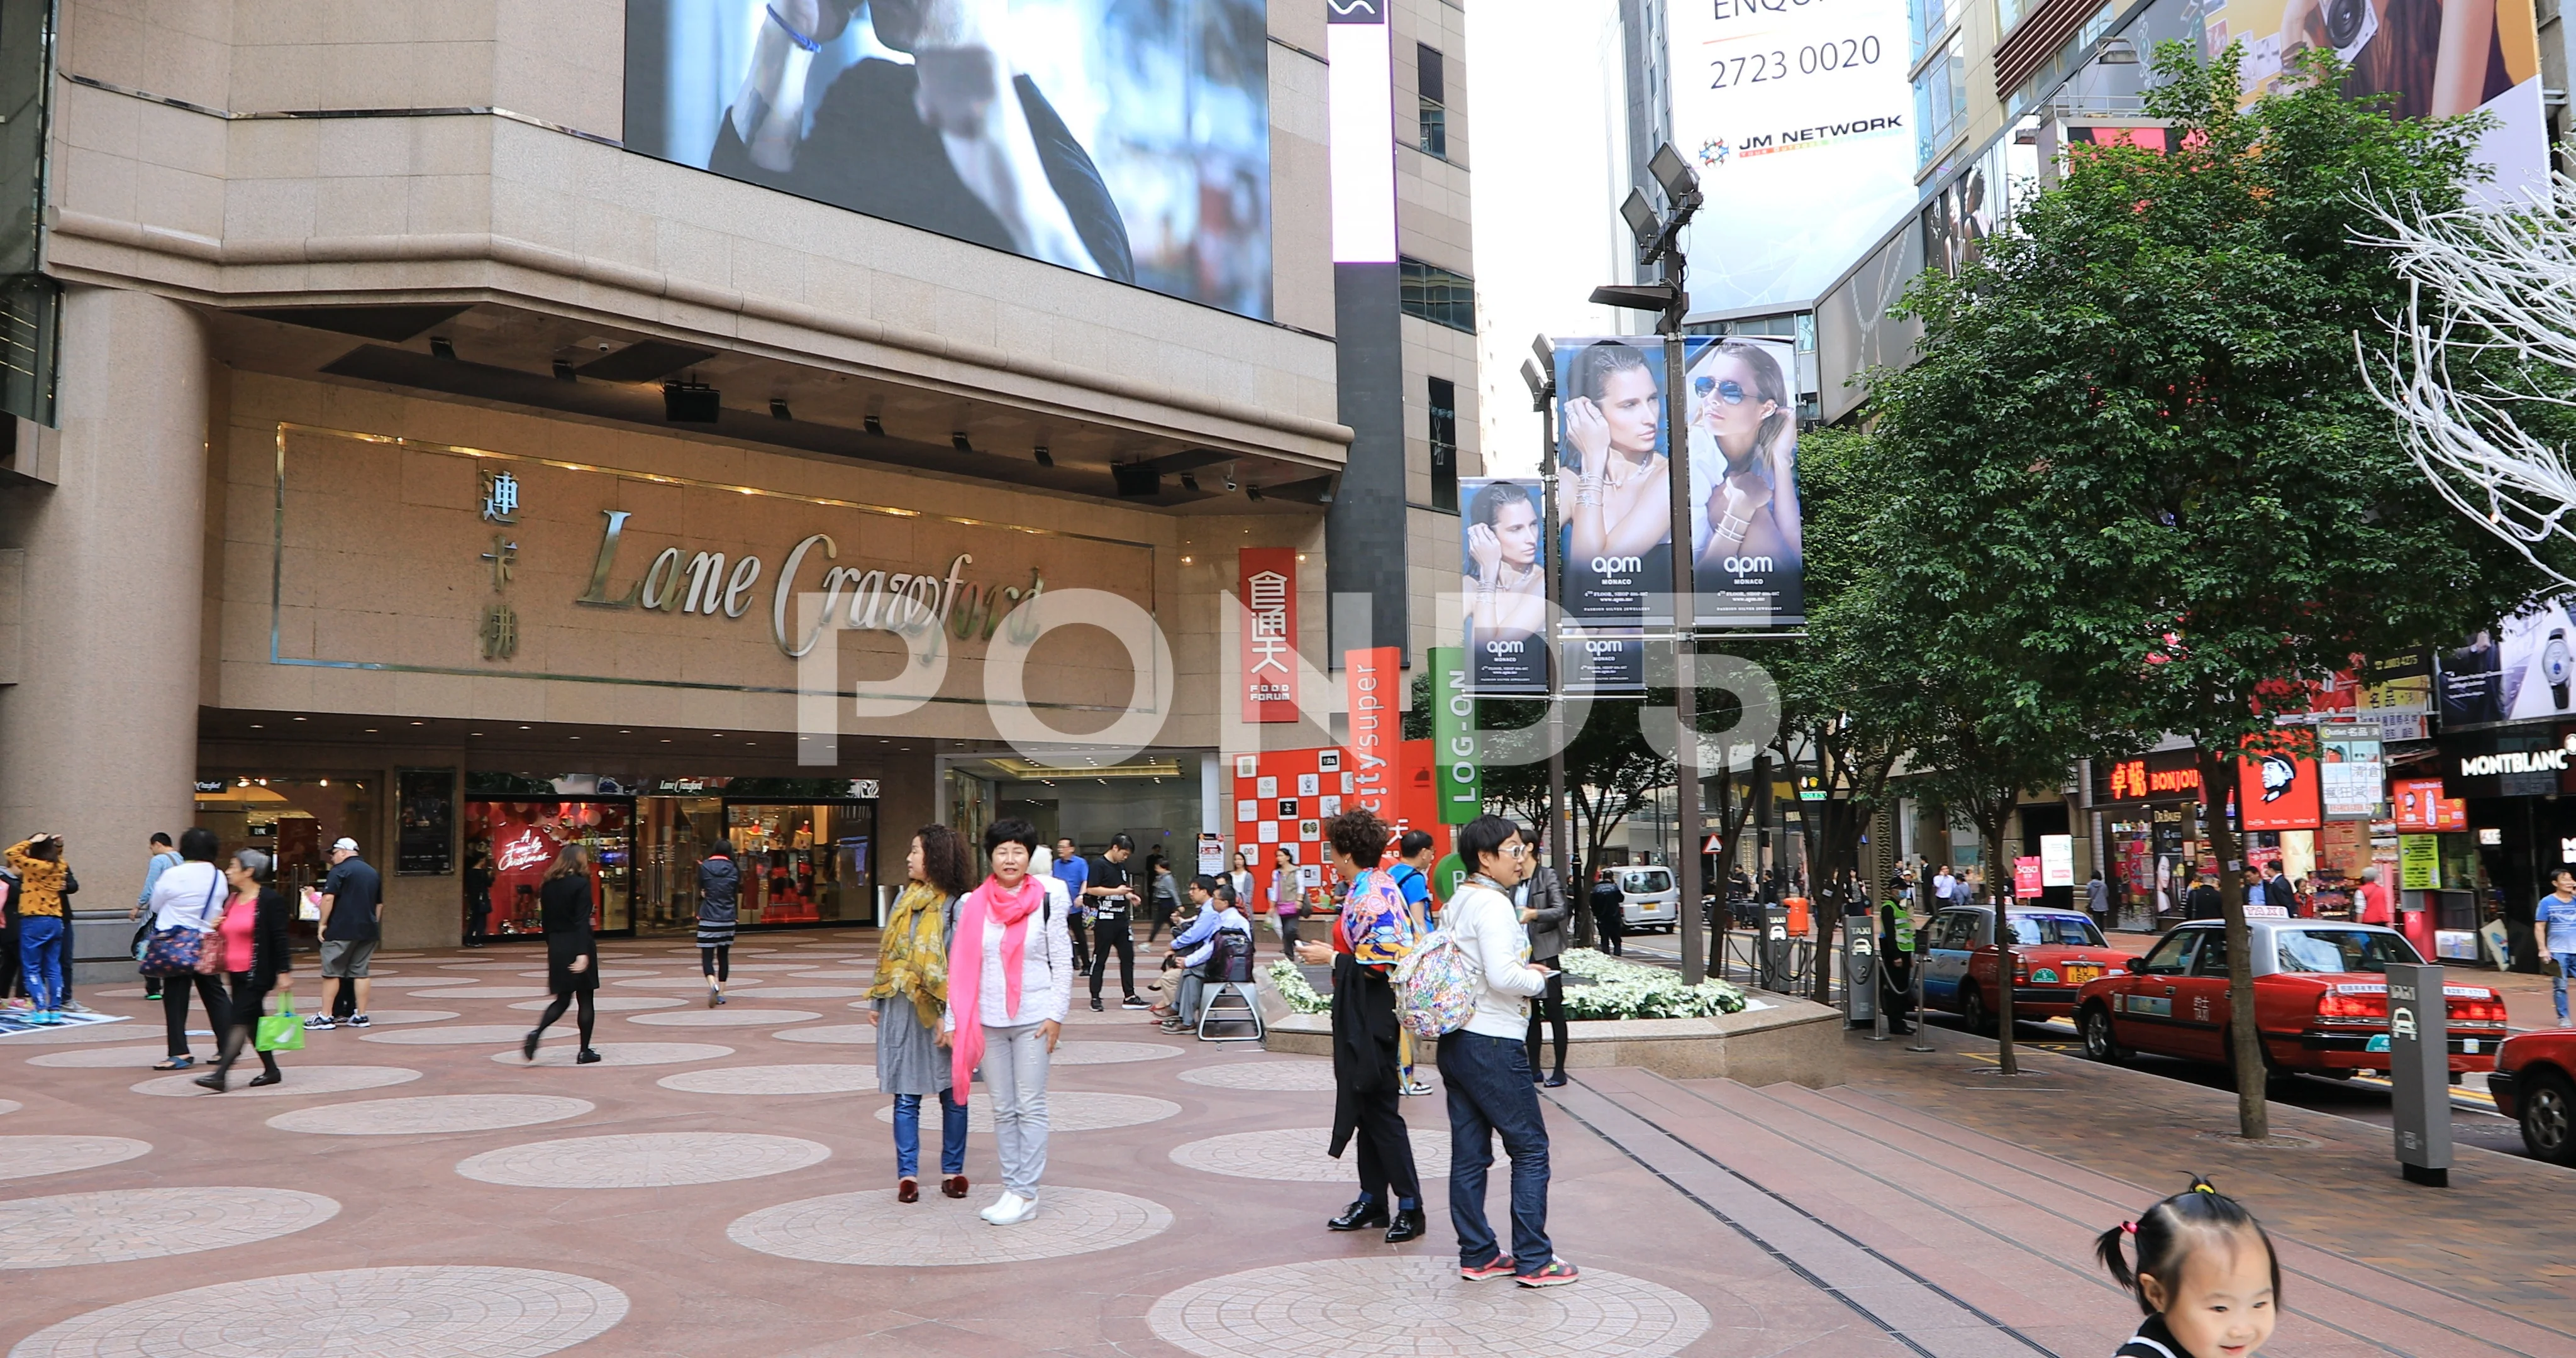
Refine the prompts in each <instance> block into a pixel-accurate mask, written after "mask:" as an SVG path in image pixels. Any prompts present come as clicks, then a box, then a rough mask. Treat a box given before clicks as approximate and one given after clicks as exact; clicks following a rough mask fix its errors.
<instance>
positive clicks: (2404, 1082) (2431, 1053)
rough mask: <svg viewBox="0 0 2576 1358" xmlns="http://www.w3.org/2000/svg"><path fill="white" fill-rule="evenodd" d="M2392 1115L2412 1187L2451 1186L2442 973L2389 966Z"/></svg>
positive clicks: (2447, 1017) (2400, 1160)
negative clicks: (2419, 1185)
mask: <svg viewBox="0 0 2576 1358" xmlns="http://www.w3.org/2000/svg"><path fill="white" fill-rule="evenodd" d="M2388 1083H2389V1086H2390V1094H2389V1100H2388V1103H2389V1111H2390V1112H2391V1113H2393V1114H2394V1115H2395V1119H2394V1120H2395V1125H2396V1129H2397V1166H2398V1169H2399V1170H2400V1171H2402V1172H2403V1173H2404V1174H2405V1176H2406V1181H2407V1182H2408V1183H2415V1184H2423V1185H2426V1186H2427V1187H2431V1188H2447V1187H2449V1186H2450V1183H2451V1006H2450V1002H2449V1001H2448V1000H2447V999H2445V998H2444V992H2443V989H2442V969H2441V968H2440V967H2438V966H2427V965H2424V964H2422V963H2416V962H2391V963H2389V964H2388Z"/></svg>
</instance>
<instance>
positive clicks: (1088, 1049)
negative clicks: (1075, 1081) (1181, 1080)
mask: <svg viewBox="0 0 2576 1358" xmlns="http://www.w3.org/2000/svg"><path fill="white" fill-rule="evenodd" d="M1180 1054H1181V1049H1180V1048H1178V1047H1166V1046H1164V1045H1162V1044H1161V1043H1159V1042H1059V1043H1057V1044H1056V1048H1055V1056H1054V1057H1053V1058H1051V1059H1052V1062H1053V1064H1055V1065H1059V1066H1114V1065H1117V1064H1119V1063H1120V1062H1123V1061H1161V1060H1165V1059H1168V1058H1170V1057H1174V1056H1178V1055H1180Z"/></svg>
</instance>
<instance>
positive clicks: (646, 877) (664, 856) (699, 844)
mask: <svg viewBox="0 0 2576 1358" xmlns="http://www.w3.org/2000/svg"><path fill="white" fill-rule="evenodd" d="M639 811H640V819H641V820H642V822H643V829H642V833H641V835H640V837H639V838H640V841H641V842H640V843H639V844H638V846H637V848H636V862H637V867H638V869H639V870H640V872H641V873H642V877H643V882H642V889H641V890H640V891H638V892H637V895H636V919H635V931H636V932H637V933H639V934H686V933H694V932H696V930H697V927H698V863H699V862H700V861H701V860H703V859H704V858H705V857H706V853H707V850H708V849H709V848H710V847H712V846H713V845H714V843H715V842H716V841H717V840H718V839H720V838H722V837H723V836H724V803H723V802H722V801H720V800H718V799H717V798H714V797H646V798H643V799H642V801H641V803H640V806H639Z"/></svg>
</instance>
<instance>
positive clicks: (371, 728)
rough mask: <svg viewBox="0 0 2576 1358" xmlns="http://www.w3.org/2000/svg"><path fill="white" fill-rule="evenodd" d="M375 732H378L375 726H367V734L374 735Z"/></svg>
mask: <svg viewBox="0 0 2576 1358" xmlns="http://www.w3.org/2000/svg"><path fill="white" fill-rule="evenodd" d="M375 733H376V728H374V727H372V726H370V727H368V728H367V734H368V735H374V734H375Z"/></svg>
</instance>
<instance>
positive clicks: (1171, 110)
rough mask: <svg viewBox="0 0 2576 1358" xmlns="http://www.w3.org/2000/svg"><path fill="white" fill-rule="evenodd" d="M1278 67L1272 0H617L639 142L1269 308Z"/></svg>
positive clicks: (674, 156)
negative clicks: (1273, 64)
mask: <svg viewBox="0 0 2576 1358" xmlns="http://www.w3.org/2000/svg"><path fill="white" fill-rule="evenodd" d="M1269 60H1270V57H1269V33H1268V18H1267V13H1266V6H1264V5H1263V4H1262V3H1261V0H1166V2H1165V3H1159V4H1129V3H1122V0H767V2H765V0H627V4H626V146H627V149H629V150H633V151H640V152H643V153H644V154H646V155H649V156H656V157H659V158H661V159H663V160H671V161H677V162H679V163H681V164H683V165H691V166H695V167H697V168H699V169H702V170H711V171H713V172H715V173H717V174H721V175H724V176H726V177H728V178H732V179H740V180H745V181H748V182H750V183H755V184H763V185H767V186H769V187H771V188H775V189H780V190H783V191H785V192H788V193H793V194H796V195H798V196H799V197H804V198H811V199H814V200H815V201H817V202H823V203H830V204H832V205H833V206H835V207H843V208H848V209H850V210H851V211H854V212H863V213H866V214H868V215H869V216H872V217H882V218H884V219H886V220H888V221H895V222H901V223H903V224H905V225H907V226H916V227H920V228H922V229H923V230H926V231H936V232H938V233H939V234H941V235H944V236H953V237H955V238H957V239H959V240H964V241H971V242H973V243H975V244H978V245H985V246H990V247H991V248H993V249H996V250H1007V251H1009V252H1011V253H1013V254H1017V255H1023V256H1026V257H1028V258H1031V259H1039V260H1044V261H1046V262H1048V263H1051V264H1059V265H1062V266H1064V267H1066V268H1069V269H1076V270H1079V271H1081V272H1083V273H1088V274H1095V275H1098V276H1100V277H1103V278H1110V279H1115V280H1117V281H1119V282H1122V283H1133V284H1136V285H1138V286H1140V287H1146V288H1151V289H1153V290H1154V291H1156V292H1161V293H1168V294H1170V295H1171V296H1174V297H1180V298H1185V299H1187V300H1189V301H1193V302H1203V303H1206V304H1207V305H1209V306H1215V307H1222V308H1224V309H1226V310H1228V311H1233V312H1237V313H1240V314H1242V315H1245V316H1251V317H1254V318H1256V319H1262V320H1267V319H1269V317H1270V314H1271V287H1270V74H1269ZM1006 90H1007V91H1008V92H1009V97H1007V98H1005V97H1000V96H1001V95H1002V93H1003V91H1006Z"/></svg>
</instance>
